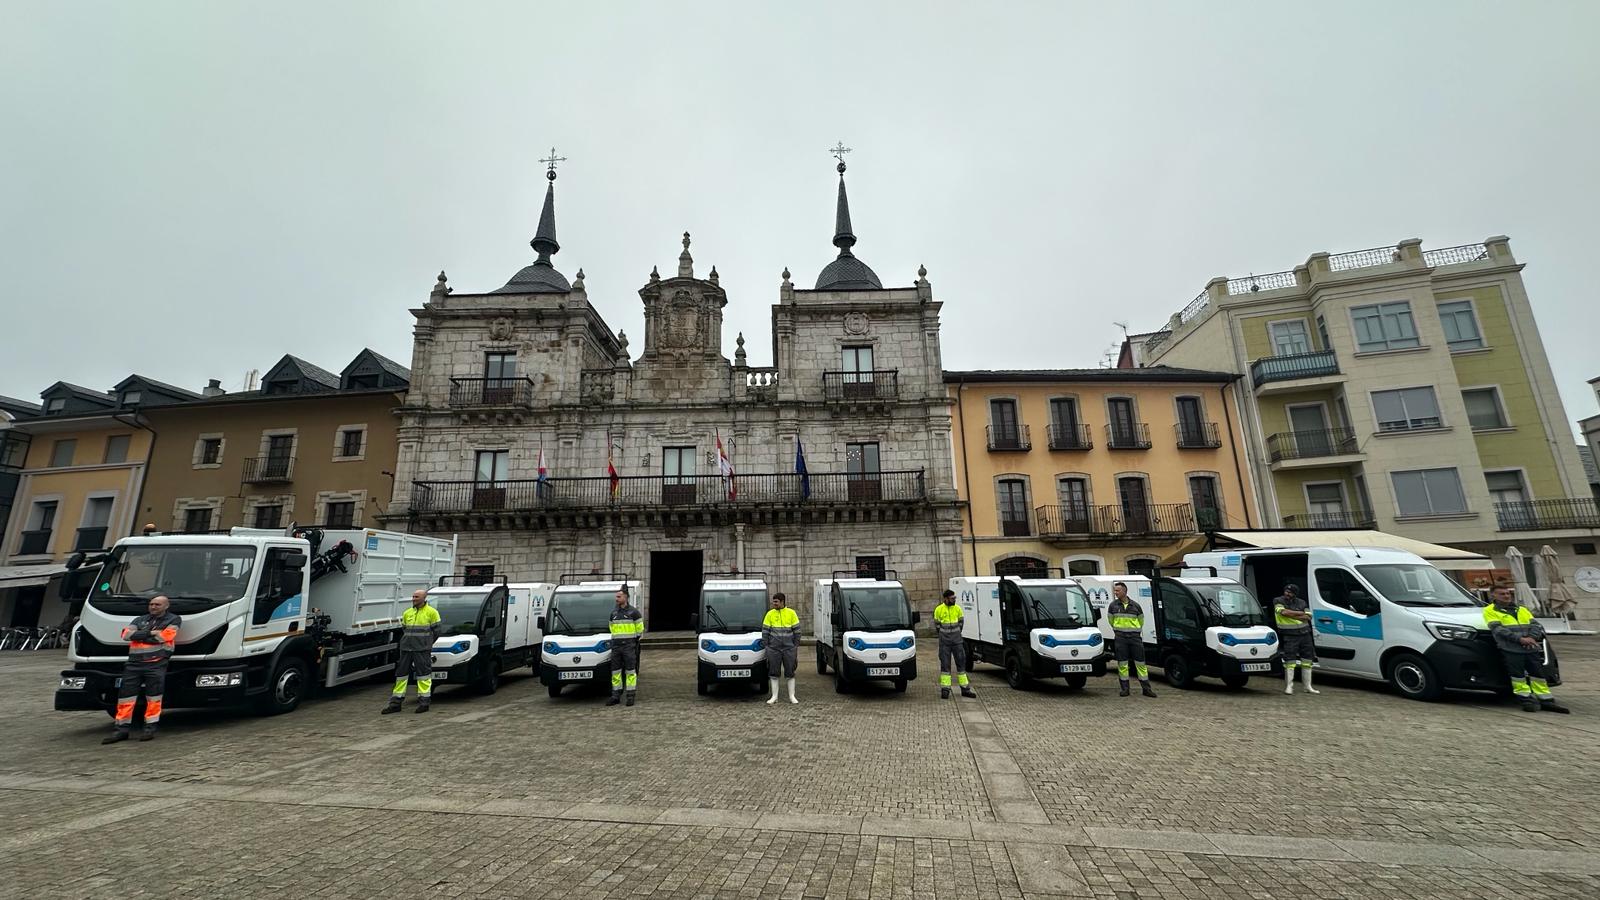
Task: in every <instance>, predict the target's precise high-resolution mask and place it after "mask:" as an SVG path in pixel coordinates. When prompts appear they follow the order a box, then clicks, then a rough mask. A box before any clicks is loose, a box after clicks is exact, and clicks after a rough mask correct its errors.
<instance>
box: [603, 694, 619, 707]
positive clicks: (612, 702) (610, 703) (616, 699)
mask: <svg viewBox="0 0 1600 900" xmlns="http://www.w3.org/2000/svg"><path fill="white" fill-rule="evenodd" d="M621 702H622V695H621V694H612V695H611V699H610V700H607V701H606V705H607V706H616V705H617V704H618V703H621Z"/></svg>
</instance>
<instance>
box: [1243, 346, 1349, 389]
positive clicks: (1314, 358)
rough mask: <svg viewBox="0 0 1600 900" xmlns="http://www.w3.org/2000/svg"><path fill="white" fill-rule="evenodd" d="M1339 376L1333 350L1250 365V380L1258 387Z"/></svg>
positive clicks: (1264, 360) (1266, 360) (1273, 358)
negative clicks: (1323, 376)
mask: <svg viewBox="0 0 1600 900" xmlns="http://www.w3.org/2000/svg"><path fill="white" fill-rule="evenodd" d="M1337 374H1339V360H1338V359H1337V358H1336V357H1335V356H1334V355H1333V351H1332V350H1315V351H1312V352H1311V353H1295V354H1292V355H1289V356H1268V357H1265V358H1263V359H1258V360H1256V361H1255V362H1253V363H1251V364H1250V378H1251V380H1252V381H1254V382H1255V386H1256V387H1261V386H1262V385H1263V384H1268V383H1270V382H1273V381H1292V380H1293V379H1296V378H1316V377H1319V376H1322V375H1337Z"/></svg>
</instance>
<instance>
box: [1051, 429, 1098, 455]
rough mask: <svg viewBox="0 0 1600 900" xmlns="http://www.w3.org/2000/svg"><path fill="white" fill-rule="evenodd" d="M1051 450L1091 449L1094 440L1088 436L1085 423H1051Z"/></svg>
mask: <svg viewBox="0 0 1600 900" xmlns="http://www.w3.org/2000/svg"><path fill="white" fill-rule="evenodd" d="M1049 430H1050V449H1051V450H1092V449H1094V441H1093V440H1091V439H1090V437H1089V426H1087V425H1061V424H1056V425H1051V426H1050V429H1049Z"/></svg>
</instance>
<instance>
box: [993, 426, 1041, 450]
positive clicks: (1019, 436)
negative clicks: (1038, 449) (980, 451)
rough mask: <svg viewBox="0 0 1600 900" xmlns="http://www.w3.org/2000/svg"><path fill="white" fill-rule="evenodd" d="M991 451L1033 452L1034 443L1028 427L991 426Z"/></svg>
mask: <svg viewBox="0 0 1600 900" xmlns="http://www.w3.org/2000/svg"><path fill="white" fill-rule="evenodd" d="M989 449H990V450H1032V449H1033V441H1032V440H1031V439H1029V437H1028V426H1026V425H1012V426H1009V427H1007V426H1002V425H990V426H989Z"/></svg>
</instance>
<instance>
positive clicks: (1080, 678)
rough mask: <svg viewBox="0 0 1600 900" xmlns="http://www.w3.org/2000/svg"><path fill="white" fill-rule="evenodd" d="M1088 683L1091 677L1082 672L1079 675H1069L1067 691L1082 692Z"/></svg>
mask: <svg viewBox="0 0 1600 900" xmlns="http://www.w3.org/2000/svg"><path fill="white" fill-rule="evenodd" d="M1088 683H1089V676H1087V675H1085V674H1083V673H1081V672H1080V673H1078V674H1077V675H1068V676H1067V689H1068V690H1073V691H1081V690H1083V686H1084V685H1086V684H1088Z"/></svg>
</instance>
